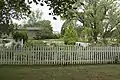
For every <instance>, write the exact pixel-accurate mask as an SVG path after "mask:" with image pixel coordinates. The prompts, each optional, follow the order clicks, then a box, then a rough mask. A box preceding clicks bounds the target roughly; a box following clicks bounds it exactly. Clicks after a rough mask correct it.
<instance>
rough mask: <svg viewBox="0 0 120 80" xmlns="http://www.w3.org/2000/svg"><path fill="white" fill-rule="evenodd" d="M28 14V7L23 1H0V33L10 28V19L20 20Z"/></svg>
mask: <svg viewBox="0 0 120 80" xmlns="http://www.w3.org/2000/svg"><path fill="white" fill-rule="evenodd" d="M29 13H30V6H29V5H27V4H26V3H25V0H0V28H1V29H0V32H1V33H3V30H4V29H3V28H2V27H4V28H5V30H4V33H5V32H6V33H7V30H9V28H10V27H11V26H10V25H11V24H12V19H22V18H24V16H26V15H28V14H29Z"/></svg>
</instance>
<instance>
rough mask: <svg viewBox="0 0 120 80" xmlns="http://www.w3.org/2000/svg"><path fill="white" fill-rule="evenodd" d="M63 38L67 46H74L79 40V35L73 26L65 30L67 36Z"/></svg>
mask: <svg viewBox="0 0 120 80" xmlns="http://www.w3.org/2000/svg"><path fill="white" fill-rule="evenodd" d="M63 38H64V43H65V44H67V45H74V44H75V42H76V41H77V40H78V35H77V32H76V30H75V29H74V28H73V27H72V26H69V27H67V28H66V29H65V34H64V37H63Z"/></svg>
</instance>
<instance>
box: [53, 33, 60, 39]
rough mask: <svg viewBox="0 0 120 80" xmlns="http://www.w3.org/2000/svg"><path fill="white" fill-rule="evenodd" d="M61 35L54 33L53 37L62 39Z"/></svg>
mask: <svg viewBox="0 0 120 80" xmlns="http://www.w3.org/2000/svg"><path fill="white" fill-rule="evenodd" d="M60 37H61V35H60V34H53V37H52V38H53V39H60Z"/></svg>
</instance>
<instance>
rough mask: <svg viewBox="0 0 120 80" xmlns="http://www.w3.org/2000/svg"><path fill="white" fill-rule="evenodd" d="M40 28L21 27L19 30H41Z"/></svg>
mask: <svg viewBox="0 0 120 80" xmlns="http://www.w3.org/2000/svg"><path fill="white" fill-rule="evenodd" d="M39 29H40V27H26V28H24V27H21V28H17V30H39Z"/></svg>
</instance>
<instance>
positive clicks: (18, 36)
mask: <svg viewBox="0 0 120 80" xmlns="http://www.w3.org/2000/svg"><path fill="white" fill-rule="evenodd" d="M13 39H15V41H16V42H17V41H18V40H20V41H21V40H22V39H23V44H24V43H25V42H27V40H28V36H27V33H26V32H15V33H13Z"/></svg>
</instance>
